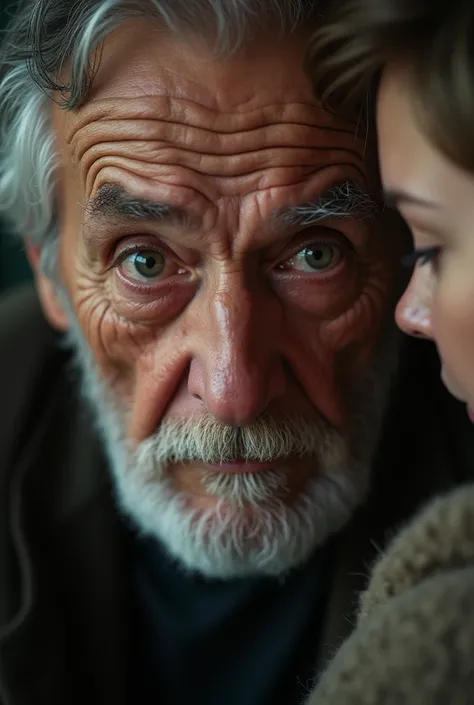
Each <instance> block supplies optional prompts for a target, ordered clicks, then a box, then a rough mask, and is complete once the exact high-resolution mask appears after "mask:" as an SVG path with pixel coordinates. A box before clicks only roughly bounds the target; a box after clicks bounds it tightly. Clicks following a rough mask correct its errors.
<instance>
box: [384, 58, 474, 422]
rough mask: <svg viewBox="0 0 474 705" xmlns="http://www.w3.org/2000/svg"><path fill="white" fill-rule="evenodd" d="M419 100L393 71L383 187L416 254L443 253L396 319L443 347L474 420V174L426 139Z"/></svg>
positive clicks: (404, 72)
mask: <svg viewBox="0 0 474 705" xmlns="http://www.w3.org/2000/svg"><path fill="white" fill-rule="evenodd" d="M411 95H412V94H411V84H410V78H409V71H408V68H407V67H405V66H402V65H396V66H391V67H388V68H387V69H386V70H385V72H384V74H383V76H382V81H381V85H380V90H379V95H378V106H377V119H378V135H379V153H380V165H381V174H382V181H383V184H384V187H385V189H386V190H387V192H388V193H389V198H390V200H392V201H394V202H395V204H396V206H397V208H398V209H399V211H400V213H401V215H402V216H403V218H404V219H405V221H406V223H407V224H408V226H409V228H410V230H411V232H412V234H413V239H414V243H415V247H416V248H439V250H437V252H436V256H435V257H434V258H433V259H432V260H431V261H430V262H427V263H422V262H420V263H418V265H417V266H416V268H415V271H414V273H413V276H412V279H411V281H410V284H409V286H408V288H407V290H406V292H405V294H404V295H403V297H402V299H401V300H400V302H399V304H398V307H397V311H396V318H397V323H398V325H399V326H400V328H402V330H404V331H405V332H407V333H409V334H411V335H422V336H425V337H427V338H430V339H433V340H434V341H435V342H436V345H437V347H438V350H439V353H440V356H441V360H442V378H443V381H444V382H445V384H446V386H447V388H448V389H449V391H450V392H451V393H452V394H454V396H456V397H457V398H458V399H460V400H462V401H465V402H467V403H468V413H469V416H470V417H471V420H474V415H473V413H472V408H474V367H473V359H474V274H473V273H474V234H473V222H474V174H472V173H471V172H468V171H466V170H464V169H461V168H460V167H458V166H457V165H456V164H454V163H453V162H452V161H450V160H449V159H448V158H447V157H446V156H444V155H443V154H442V153H441V152H440V151H439V150H438V149H437V148H436V146H434V145H433V144H432V143H431V142H430V140H429V138H428V137H426V136H425V135H424V133H423V130H422V128H421V127H420V125H419V124H418V121H417V118H416V116H415V113H414V109H413V103H412V97H411Z"/></svg>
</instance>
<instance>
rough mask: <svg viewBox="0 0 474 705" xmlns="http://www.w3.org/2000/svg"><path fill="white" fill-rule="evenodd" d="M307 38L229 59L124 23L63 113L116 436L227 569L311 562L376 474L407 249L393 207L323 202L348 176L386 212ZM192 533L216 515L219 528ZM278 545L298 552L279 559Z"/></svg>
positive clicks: (211, 559) (81, 259)
mask: <svg viewBox="0 0 474 705" xmlns="http://www.w3.org/2000/svg"><path fill="white" fill-rule="evenodd" d="M305 45H306V37H304V36H302V35H300V36H295V37H293V38H291V39H285V40H284V41H281V42H280V43H278V42H277V41H276V40H273V39H272V38H270V37H263V38H262V37H261V38H260V39H259V41H256V42H255V44H254V45H253V46H252V47H250V48H249V49H248V50H247V51H246V52H244V53H242V52H241V53H238V54H236V55H235V56H234V57H232V58H227V59H216V60H213V59H212V58H211V56H210V55H209V54H208V52H207V51H206V49H205V48H204V46H203V45H202V44H200V43H199V42H198V40H195V43H194V44H193V43H192V41H188V42H185V41H183V42H179V41H178V40H176V39H173V38H171V37H170V36H169V35H167V34H166V33H164V32H162V31H160V29H159V27H156V26H154V25H153V22H150V21H145V20H134V21H133V22H128V23H126V24H124V25H123V26H122V28H121V29H120V30H119V31H116V32H115V33H114V34H113V35H112V36H111V37H109V39H107V40H106V43H105V47H104V52H103V55H102V60H101V65H100V70H99V73H98V75H97V78H96V80H95V81H94V86H93V90H92V93H91V95H90V96H89V98H88V100H87V102H86V103H85V104H84V105H83V107H81V109H80V110H78V111H77V112H76V113H74V114H71V113H64V112H61V111H60V110H59V109H57V108H55V110H54V122H55V128H56V134H57V139H58V148H59V150H60V153H61V155H62V165H61V167H62V169H61V191H60V206H61V219H62V222H61V257H60V263H61V277H62V280H63V282H64V285H65V288H66V290H67V292H68V298H69V302H70V306H71V309H70V314H69V315H70V318H71V319H74V323H72V325H73V327H74V326H75V328H76V334H75V335H76V337H77V336H78V337H82V339H83V340H82V343H83V352H84V349H85V348H87V349H88V350H89V351H90V352H92V355H91V357H90V364H89V372H88V374H89V375H90V374H92V372H91V367H94V369H95V374H96V375H97V377H96V383H97V384H101V385H103V386H102V387H101V389H102V391H101V392H100V394H96V406H98V407H99V412H100V414H101V415H102V425H103V426H104V424H105V426H108V427H110V426H114V429H115V432H116V433H115V436H113V433H112V432H111V431H110V428H109V431H110V433H109V437H108V443H109V452H110V454H111V457H112V456H113V457H114V458H115V459H114V460H113V464H115V465H121V467H122V469H121V470H119V471H117V473H118V475H119V476H120V477H119V485H120V492H121V494H122V500H123V503H124V504H125V505H126V506H127V507H128V508H129V509H130V510H131V511H132V513H134V514H135V515H136V516H137V518H138V519H139V520H140V521H142V523H143V524H144V526H145V528H147V529H148V530H150V531H152V533H153V532H154V533H155V534H156V535H157V536H158V537H159V538H161V539H162V540H163V541H164V542H165V543H167V544H169V546H170V550H171V551H172V552H173V553H174V554H175V555H177V556H178V557H179V558H182V559H183V561H184V562H185V563H186V564H187V565H188V566H189V567H196V568H198V569H201V570H203V571H204V572H207V573H209V574H221V575H227V574H232V573H236V574H237V573H241V574H242V573H246V572H256V571H258V570H259V569H260V570H262V571H263V572H265V571H266V572H278V571H279V570H281V569H284V568H285V567H289V566H290V565H292V564H293V563H295V562H298V561H299V560H301V559H302V558H303V557H304V556H305V555H306V554H307V553H309V551H310V550H311V548H312V547H313V546H314V545H316V544H317V543H319V542H320V541H321V540H323V539H325V538H326V536H327V534H328V533H330V532H331V531H332V530H335V529H337V528H339V527H338V524H340V523H342V522H343V521H344V520H345V519H346V518H347V517H346V514H347V513H349V512H350V510H351V509H352V508H353V507H352V505H353V504H354V503H356V502H357V501H359V499H360V496H359V495H360V491H361V490H360V487H359V484H360V485H362V484H363V480H362V479H361V478H360V479H357V477H352V479H351V480H349V479H348V478H349V477H351V473H352V475H357V472H361V473H362V472H363V470H362V469H361V468H360V462H359V461H361V462H362V464H363V463H364V461H365V460H366V458H364V457H359V456H360V455H361V453H359V451H357V449H356V445H354V444H355V443H356V442H355V440H354V438H355V436H356V435H357V433H359V431H360V429H359V430H357V429H356V422H355V418H356V417H357V413H356V412H358V411H360V409H357V408H354V406H357V404H358V403H359V401H357V400H360V397H361V394H362V393H363V390H362V386H363V385H365V384H366V382H367V379H368V378H369V377H370V374H371V373H372V371H373V366H374V364H375V359H374V358H375V355H376V349H377V346H378V344H379V342H380V337H381V334H382V328H383V324H384V323H385V322H386V320H387V316H388V309H389V306H390V305H391V300H392V284H393V273H394V265H393V261H394V254H393V253H394V248H393V247H392V243H393V241H392V240H391V239H390V238H388V237H380V229H379V232H377V227H376V225H377V221H376V220H375V219H374V218H363V217H361V216H360V214H357V213H355V214H354V215H353V216H352V217H351V216H347V217H341V218H337V217H334V218H327V219H324V220H318V218H317V216H318V213H319V214H321V212H322V211H321V208H323V207H324V206H325V200H324V199H325V198H327V197H328V193H329V195H330V197H332V202H328V203H327V204H326V205H327V207H328V208H329V209H330V208H331V207H334V208H338V209H339V210H340V211H343V210H345V209H346V210H347V209H348V208H349V206H350V205H351V204H352V205H353V206H357V205H359V206H360V208H361V209H363V210H365V211H366V210H367V206H368V203H366V202H365V201H364V199H363V198H362V196H361V195H360V193H359V192H358V190H357V188H360V189H362V190H363V191H365V192H373V191H374V190H375V188H376V186H375V184H374V182H372V175H371V174H370V173H369V171H368V166H367V163H366V162H365V160H364V146H365V145H364V141H363V140H359V139H357V138H355V137H354V127H353V126H351V125H347V124H342V123H338V122H336V120H335V118H333V117H331V116H329V115H328V114H326V113H325V112H323V111H322V110H321V109H320V108H319V107H318V106H317V104H316V102H315V100H314V98H313V96H312V93H311V89H310V85H309V82H308V81H307V79H306V78H305V76H304V74H303V69H302V66H303V58H304V50H305ZM346 182H350V184H353V186H347V185H346V186H343V187H342V188H341V189H340V190H339V191H337V190H335V191H334V190H333V191H331V189H334V187H337V186H340V185H341V184H345V183H346ZM351 190H352V191H353V193H352V194H351ZM331 194H332V196H331ZM346 200H347V203H346ZM318 208H319V209H320V210H319V211H318ZM82 343H81V344H82ZM84 354H85V353H84ZM90 386H91V385H90ZM364 389H365V387H364ZM91 394H92V395H93V394H94V393H93V392H91ZM374 403H375V402H374ZM369 406H370V404H369ZM376 412H377V413H380V409H379V408H377V410H376ZM367 413H369V411H368V410H367ZM369 416H370V418H372V416H371V415H370V414H369ZM112 418H113V420H112ZM364 418H365V419H366V421H367V417H364ZM118 429H120V433H119V432H118ZM165 432H166V433H165ZM285 434H286V435H285ZM106 435H107V432H106ZM369 435H370V434H369ZM112 436H113V438H114V439H115V440H110V439H111V437H112ZM351 444H352V445H351ZM112 446H114V447H112ZM119 446H120V453H118V451H117V447H119ZM158 446H159V447H158ZM114 454H115V455H114ZM125 454H127V460H126V461H125V460H124V455H125ZM119 455H120V458H119ZM356 469H357V471H356ZM331 473H332V475H331ZM323 478H326V479H325V480H324V481H325V482H327V483H328V486H327V487H326V490H325V492H323V491H322V487H323V485H324V482H323ZM365 479H366V478H365V477H364V481H365ZM338 482H339V483H342V484H344V482H346V484H347V483H348V484H350V491H349V488H348V487H347V486H346V489H345V490H338V491H336V490H335V489H334V487H336V486H338V485H337V483H338ZM329 483H331V487H329ZM358 483H359V484H358ZM132 486H133V487H132ZM357 487H359V490H357V489H356V488H357ZM310 488H311V489H310ZM155 491H156V492H157V493H158V494H156V496H155V495H153V492H155ZM331 492H332V493H333V495H334V494H336V495H337V497H336V498H334V497H333V500H332V502H333V505H334V506H333V514H338V513H339V517H338V518H337V519H336V518H334V519H331V517H330V516H327V514H328V513H330V504H331V501H330V495H331ZM338 492H339V494H337V493H338ZM344 493H345V494H344ZM339 495H340V496H339ZM349 495H350V496H349ZM172 502H174V503H175V505H174V511H175V515H174V517H175V518H174V519H170V518H169V517H168V519H167V520H166V521H167V522H168V524H167V525H166V526H163V525H162V524H163V521H164V519H163V514H165V513H166V507H167V506H168V505H169V504H170V503H172ZM311 502H312V503H311ZM318 502H319V504H318ZM325 502H327V507H326V504H325ZM338 502H339V504H340V505H341V507H342V508H341V507H339V508H338V507H336V505H337V503H338ZM305 507H306V509H304V508H305ZM306 510H307V512H308V516H303V513H304V511H306ZM145 515H146V516H145ZM277 515H278V516H277ZM179 516H181V518H182V520H183V523H182V525H181V529H180V530H178V528H177V526H178V519H177V517H179ZM185 516H186V517H187V523H186V524H185V523H184V517H185ZM283 516H284V517H285V518H284V521H283V519H282V517H283ZM160 517H161V518H160ZM272 517H273V519H272ZM292 517H293V518H292ZM295 517H297V518H299V519H300V520H301V521H300V523H299V524H298V522H297V520H296V518H295ZM293 520H294V521H293ZM160 521H161V524H160ZM173 521H174V524H173ZM272 521H274V524H272V523H271V522H272ZM292 521H293V523H291V522H292ZM259 522H260V523H259ZM275 522H278V526H277V524H276V523H275ZM311 522H313V526H312V529H311V532H309V533H310V534H311V535H310V536H308V537H307V540H306V543H305V540H304V538H303V536H302V534H303V533H304V530H303V526H306V525H307V524H308V523H309V524H310V523H311ZM218 525H219V527H220V528H219V531H218V533H219V541H220V544H219V546H220V549H219V550H220V551H221V553H220V554H219V556H218V555H217V553H218V550H217V548H216V545H214V546H213V549H212V550H213V551H214V553H213V554H212V555H210V553H209V552H210V551H211V549H209V548H208V549H206V541H207V542H208V543H209V542H211V540H212V536H211V534H212V532H213V531H214V529H215V530H216V531H217V529H216V527H217V526H218ZM224 526H225V527H227V531H228V536H227V538H226V536H225V532H224V529H223V527H224ZM285 526H286V528H285ZM288 526H289V527H290V528H288ZM213 527H214V528H213ZM265 527H267V529H265ZM265 530H266V531H267V534H268V535H265V536H263V534H265ZM285 531H286V533H288V532H290V533H291V534H292V536H291V541H292V542H293V544H292V547H289V548H288V546H287V544H288V540H287V539H288V537H287V538H286V539H285V537H284V536H283V534H284V533H285ZM173 532H174V533H175V534H178V533H180V532H181V533H182V534H183V535H184V534H186V532H187V533H188V534H193V532H195V537H196V535H197V534H198V533H199V532H200V533H199V545H198V540H197V539H196V538H194V543H192V542H190V541H191V540H190V539H189V541H188V544H187V545H186V547H183V545H182V544H183V542H185V538H183V536H181V537H178V536H175V538H174V539H170V538H169V535H170V534H172V533H173ZM258 532H260V533H258ZM298 532H299V533H298ZM231 534H232V536H231ZM270 534H271V536H270V537H269V535H270ZM277 534H278V536H279V537H280V539H281V540H280V543H279V542H278V540H277V538H278V537H277V538H275V536H276V535H277ZM188 538H189V537H188ZM285 540H286V541H287V543H286V544H285ZM173 541H174V543H173ZM272 541H273V543H272ZM180 542H181V543H180ZM265 542H266V548H267V550H268V552H269V553H271V552H272V551H273V554H275V553H278V552H279V553H280V559H278V560H279V563H278V560H277V562H275V555H274V556H273V559H271V556H270V557H269V556H267V558H266V562H265V558H263V557H262V551H263V543H265ZM191 543H192V545H191ZM270 544H271V546H270ZM284 545H285V546H287V549H288V550H287V554H288V555H286V554H285V551H284ZM206 550H208V555H207V557H206V558H203V557H202V555H201V557H197V554H198V553H199V552H201V554H204V553H205V552H206ZM193 551H194V553H193ZM259 552H260V553H259ZM257 554H258V558H256V557H255V556H256V555H257ZM285 555H286V557H285ZM252 556H254V557H253V558H252ZM219 560H220V561H221V563H220V564H219ZM272 560H273V563H272ZM257 563H258V565H257ZM219 565H220V567H219Z"/></svg>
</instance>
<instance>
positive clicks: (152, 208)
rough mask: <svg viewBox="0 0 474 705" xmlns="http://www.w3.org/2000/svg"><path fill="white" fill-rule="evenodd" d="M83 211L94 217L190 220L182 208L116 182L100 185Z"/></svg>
mask: <svg viewBox="0 0 474 705" xmlns="http://www.w3.org/2000/svg"><path fill="white" fill-rule="evenodd" d="M84 211H85V212H86V213H87V215H88V216H89V217H92V218H95V219H102V218H109V219H117V218H121V219H129V220H141V221H162V220H173V221H177V222H179V223H184V222H186V223H188V224H189V223H190V221H191V217H190V214H189V213H188V212H187V211H186V210H185V209H184V208H179V207H177V206H172V205H170V204H169V203H160V202H155V201H151V200H149V199H147V198H141V197H139V196H135V195H133V194H132V193H129V192H128V191H126V190H125V189H124V188H122V187H121V186H118V185H117V184H104V185H103V186H101V187H100V188H99V189H98V191H97V193H96V195H95V196H94V197H93V198H91V199H90V200H89V201H88V202H87V203H86V205H85V207H84Z"/></svg>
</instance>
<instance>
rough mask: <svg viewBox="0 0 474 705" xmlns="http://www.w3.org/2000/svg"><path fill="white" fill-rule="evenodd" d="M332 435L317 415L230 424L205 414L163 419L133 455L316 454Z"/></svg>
mask: <svg viewBox="0 0 474 705" xmlns="http://www.w3.org/2000/svg"><path fill="white" fill-rule="evenodd" d="M335 436H337V438H339V434H337V433H336V432H335V431H334V429H332V428H330V427H329V424H328V423H327V422H325V421H323V420H322V419H321V418H320V417H318V418H315V419H312V420H308V419H304V418H293V419H281V420H276V419H275V418H273V417H272V416H271V415H270V414H263V415H262V416H261V417H260V418H259V419H257V420H256V421H254V422H253V423H251V424H249V425H247V426H243V427H241V428H235V427H233V426H226V425H225V424H222V423H221V422H219V421H217V420H216V419H214V418H213V417H211V416H202V417H199V418H190V419H184V420H170V421H167V422H164V423H163V424H162V425H161V426H160V427H159V429H158V430H157V432H156V433H155V434H153V436H151V437H150V438H148V439H147V440H145V441H143V442H142V443H141V444H140V447H139V448H138V450H137V460H138V461H139V462H140V461H142V462H143V461H145V462H146V460H145V459H147V460H148V462H149V461H150V460H151V461H152V462H154V463H156V464H159V465H167V464H174V463H183V462H192V461H199V462H203V463H225V462H233V461H236V460H243V461H256V462H271V461H273V460H275V459H277V458H281V459H284V458H288V457H293V458H295V457H304V456H318V457H319V456H321V454H322V453H325V452H326V453H327V451H328V449H329V448H332V447H333V446H334V439H335Z"/></svg>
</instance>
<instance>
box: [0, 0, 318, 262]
mask: <svg viewBox="0 0 474 705" xmlns="http://www.w3.org/2000/svg"><path fill="white" fill-rule="evenodd" d="M321 5H322V1H321V0H147V1H145V0H23V1H22V2H20V7H19V9H18V10H17V12H16V13H15V16H14V18H13V21H12V22H11V24H10V26H9V27H8V29H7V32H6V38H5V41H4V43H3V46H2V49H1V51H0V66H1V67H2V69H1V77H0V216H2V217H4V218H5V219H6V220H7V221H8V222H9V224H10V226H11V228H12V230H13V232H14V233H16V234H19V235H20V236H21V237H23V238H25V239H28V240H30V241H31V242H34V243H36V244H40V245H41V247H42V265H43V269H44V270H45V271H46V273H49V274H52V269H53V268H54V267H53V263H54V259H55V257H54V252H55V251H56V247H55V243H56V240H57V234H58V213H57V206H56V199H55V173H56V167H57V156H56V151H55V145H54V136H53V132H52V128H51V124H50V105H51V101H52V100H55V101H56V102H58V103H59V104H60V105H61V107H62V108H63V109H65V110H74V109H75V108H77V107H79V106H80V105H81V103H82V102H83V101H84V100H85V99H86V98H87V94H88V91H89V89H90V86H91V83H92V81H93V78H94V74H95V72H96V70H97V66H98V61H99V60H100V46H101V43H102V41H103V40H104V39H105V37H106V36H107V35H108V34H109V33H110V32H111V31H112V30H114V29H115V28H116V27H118V26H119V25H120V24H121V23H122V22H124V21H125V20H126V19H128V18H131V17H137V16H139V15H144V14H146V13H149V14H150V15H152V16H154V17H156V18H157V19H158V20H159V21H161V22H162V23H163V25H164V26H165V27H166V28H167V29H168V30H169V31H171V32H172V33H174V34H175V35H177V36H180V37H182V36H186V34H188V35H189V34H190V33H199V34H200V35H202V37H203V38H204V39H205V40H206V41H207V42H208V44H209V47H210V49H211V50H212V52H213V53H214V54H215V55H226V54H230V53H233V52H236V51H238V50H239V49H241V48H242V47H244V46H245V44H246V43H248V42H249V40H250V39H251V38H252V37H253V36H254V35H255V33H256V32H257V31H258V30H259V29H262V28H264V27H272V28H275V31H276V32H277V33H279V34H280V36H283V35H285V34H287V33H290V32H292V31H294V30H295V29H296V28H298V27H300V26H301V25H303V24H305V23H307V22H313V21H315V20H317V18H318V16H320V14H321ZM66 66H67V67H68V68H69V72H68V73H69V82H68V83H67V84H65V83H64V82H63V81H61V75H62V73H63V69H64V68H65V67H66Z"/></svg>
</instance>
